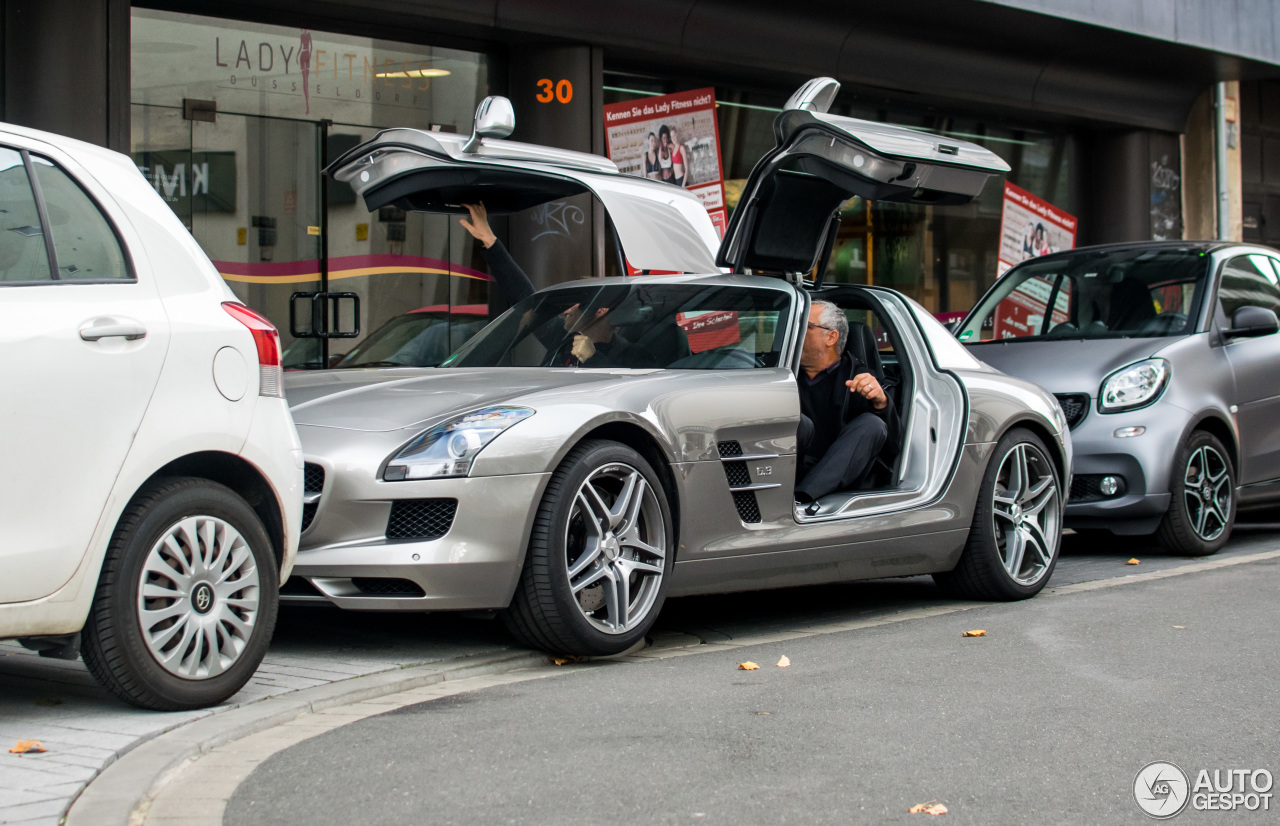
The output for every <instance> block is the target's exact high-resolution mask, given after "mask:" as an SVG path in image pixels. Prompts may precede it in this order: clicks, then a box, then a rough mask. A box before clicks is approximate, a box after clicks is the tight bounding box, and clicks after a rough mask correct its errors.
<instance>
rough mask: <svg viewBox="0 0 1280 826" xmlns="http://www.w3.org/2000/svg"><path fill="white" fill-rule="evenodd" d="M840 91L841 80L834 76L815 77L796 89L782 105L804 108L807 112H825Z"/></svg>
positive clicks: (785, 107) (784, 107) (790, 107)
mask: <svg viewBox="0 0 1280 826" xmlns="http://www.w3.org/2000/svg"><path fill="white" fill-rule="evenodd" d="M839 91H840V81H838V80H836V79H835V78H833V77H815V78H813V79H812V80H807V81H805V84H804V85H803V86H801V87H800V88H799V89H797V90H796V91H795V94H793V95H792V96H791V97H789V98H787V102H786V103H784V104H783V105H782V108H783V109H784V110H786V109H803V110H804V111H806V112H822V113H825V112H826V111H827V110H828V109H830V108H831V104H832V103H833V102H834V101H835V99H836V92H839Z"/></svg>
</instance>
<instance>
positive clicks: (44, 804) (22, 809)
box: [0, 800, 67, 823]
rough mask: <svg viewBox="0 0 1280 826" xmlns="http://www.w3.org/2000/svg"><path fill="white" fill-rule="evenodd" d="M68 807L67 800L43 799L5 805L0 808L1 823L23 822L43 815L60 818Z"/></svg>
mask: <svg viewBox="0 0 1280 826" xmlns="http://www.w3.org/2000/svg"><path fill="white" fill-rule="evenodd" d="M66 808H67V801H65V800H42V801H40V802H39V803H25V804H22V805H19V806H5V807H4V808H3V809H0V823H15V822H16V823H21V822H22V821H24V820H34V819H35V818H43V817H52V818H60V817H61V816H62V812H63V810H64V809H66Z"/></svg>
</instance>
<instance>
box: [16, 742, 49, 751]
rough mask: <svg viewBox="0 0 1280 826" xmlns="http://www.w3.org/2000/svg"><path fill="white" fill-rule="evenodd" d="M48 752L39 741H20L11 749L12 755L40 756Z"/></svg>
mask: <svg viewBox="0 0 1280 826" xmlns="http://www.w3.org/2000/svg"><path fill="white" fill-rule="evenodd" d="M46 751H48V749H46V748H45V747H44V746H42V745H40V741H39V740H19V741H18V743H17V745H15V746H14V747H13V748H11V749H9V753H10V754H40V753H42V752H46Z"/></svg>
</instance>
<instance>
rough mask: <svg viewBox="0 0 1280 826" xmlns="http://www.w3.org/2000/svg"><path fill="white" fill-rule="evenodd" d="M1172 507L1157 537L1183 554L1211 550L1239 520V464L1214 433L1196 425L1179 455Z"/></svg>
mask: <svg viewBox="0 0 1280 826" xmlns="http://www.w3.org/2000/svg"><path fill="white" fill-rule="evenodd" d="M1173 467H1174V473H1173V480H1172V482H1173V484H1172V485H1170V493H1171V494H1172V496H1171V498H1170V502H1169V510H1168V511H1167V512H1166V513H1165V515H1164V519H1162V520H1160V527H1159V528H1158V529H1157V530H1156V540H1157V541H1158V542H1159V543H1160V545H1161V546H1162V547H1163V548H1165V550H1167V551H1169V552H1170V553H1174V554H1178V555H1180V556H1208V555H1209V554H1214V553H1217V552H1218V550H1219V549H1220V548H1221V547H1222V546H1223V545H1225V544H1227V540H1228V539H1229V538H1230V537H1231V527H1232V525H1234V524H1235V520H1236V479H1235V468H1233V467H1232V466H1231V460H1230V459H1229V458H1228V453H1227V449H1226V448H1225V447H1223V446H1222V442H1221V441H1219V440H1218V437H1217V436H1214V435H1213V434H1212V433H1206V432H1205V431H1203V430H1197V431H1194V432H1193V433H1192V434H1191V435H1190V436H1188V437H1187V439H1186V441H1184V442H1183V443H1182V445H1181V446H1180V447H1179V448H1178V455H1177V457H1176V458H1175V459H1174V465H1173Z"/></svg>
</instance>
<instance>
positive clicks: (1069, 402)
mask: <svg viewBox="0 0 1280 826" xmlns="http://www.w3.org/2000/svg"><path fill="white" fill-rule="evenodd" d="M1054 398H1056V399H1057V400H1058V404H1060V405H1062V412H1063V414H1064V415H1065V416H1066V417H1067V429H1068V430H1075V429H1076V425H1078V424H1080V423H1081V422H1083V421H1084V417H1085V415H1086V414H1088V412H1089V397H1088V396H1087V395H1085V394H1084V393H1055V394H1054Z"/></svg>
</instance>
